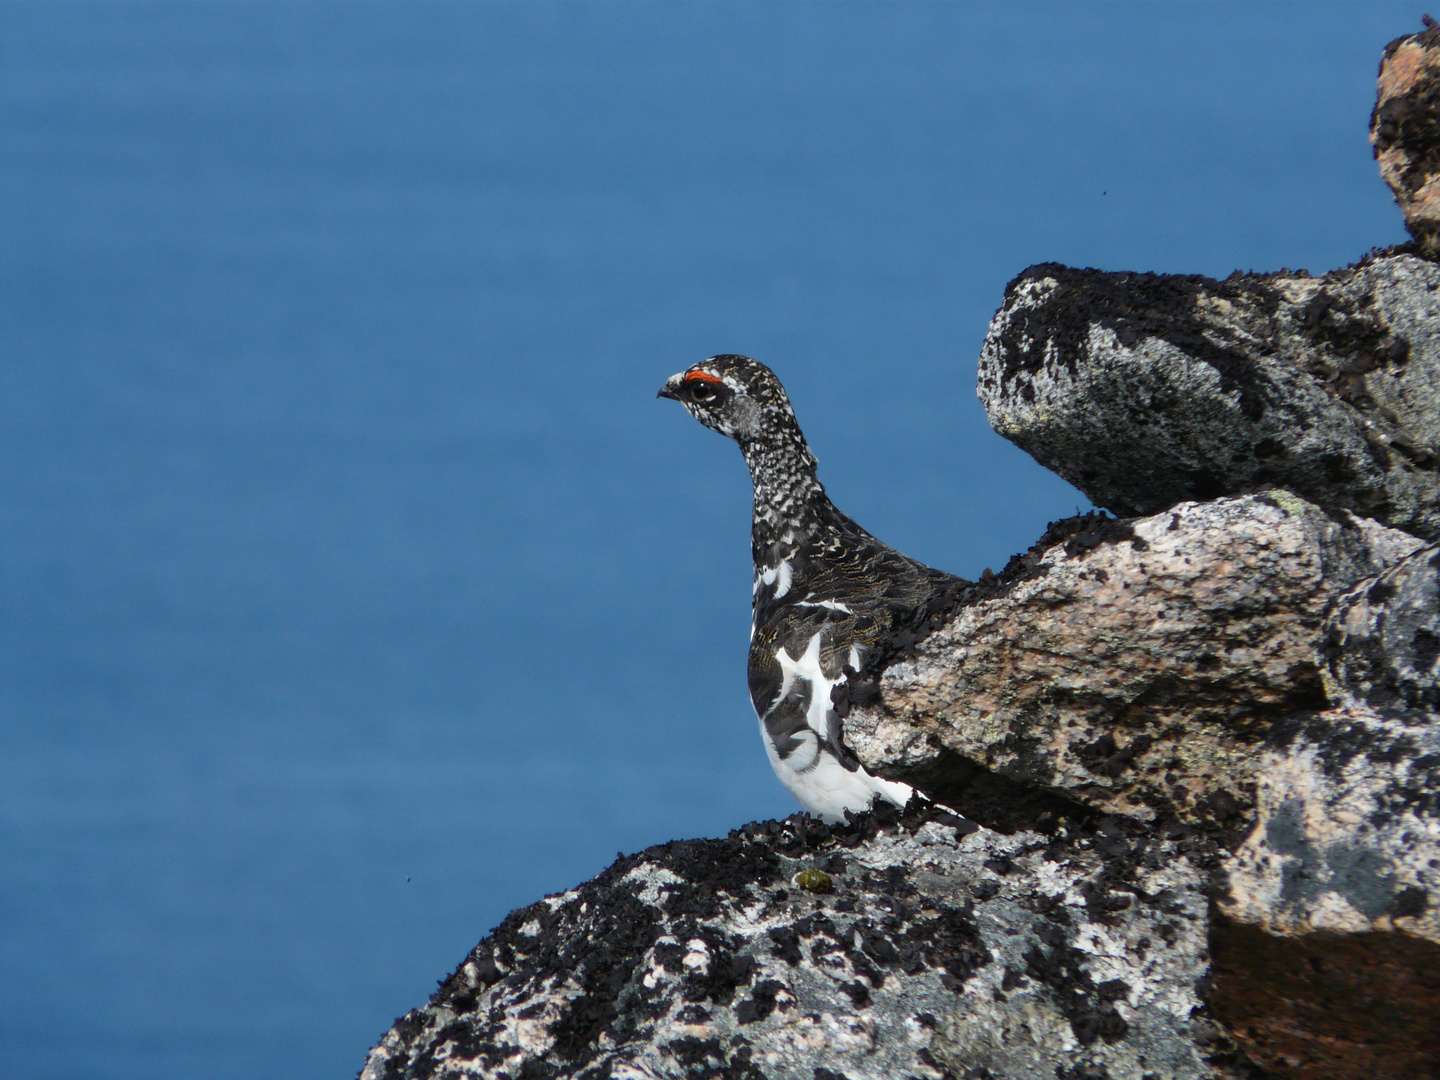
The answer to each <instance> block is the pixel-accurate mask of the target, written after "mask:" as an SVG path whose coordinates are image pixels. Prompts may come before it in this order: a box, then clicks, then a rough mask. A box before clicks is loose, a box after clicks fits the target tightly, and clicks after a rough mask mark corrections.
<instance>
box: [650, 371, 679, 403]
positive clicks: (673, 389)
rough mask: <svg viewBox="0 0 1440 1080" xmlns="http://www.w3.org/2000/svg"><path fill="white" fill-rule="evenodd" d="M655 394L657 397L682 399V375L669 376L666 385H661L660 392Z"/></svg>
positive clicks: (672, 399) (674, 399) (673, 399)
mask: <svg viewBox="0 0 1440 1080" xmlns="http://www.w3.org/2000/svg"><path fill="white" fill-rule="evenodd" d="M655 396H656V397H668V398H669V399H670V400H671V401H679V400H680V376H679V375H671V376H670V378H668V379H666V380H665V385H664V386H662V387H660V392H659V393H658V394H656V395H655Z"/></svg>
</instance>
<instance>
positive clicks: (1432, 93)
mask: <svg viewBox="0 0 1440 1080" xmlns="http://www.w3.org/2000/svg"><path fill="white" fill-rule="evenodd" d="M1370 145H1371V146H1372V147H1373V148H1374V150H1375V160H1376V162H1377V163H1378V164H1379V166H1380V175H1381V176H1382V177H1384V179H1385V182H1386V183H1387V184H1389V185H1390V190H1391V191H1393V192H1394V193H1395V201H1396V202H1397V203H1399V204H1400V210H1401V212H1402V213H1403V214H1404V215H1405V227H1406V228H1407V229H1409V230H1410V235H1411V236H1413V237H1415V240H1416V243H1417V244H1418V245H1419V247H1420V250H1421V251H1423V252H1424V253H1425V254H1426V255H1427V256H1429V257H1432V258H1433V257H1434V256H1435V255H1437V254H1440V26H1437V25H1436V23H1435V21H1434V20H1433V19H1431V18H1430V17H1429V16H1428V15H1427V16H1425V29H1424V30H1422V31H1421V32H1420V33H1418V34H1409V35H1406V36H1405V37H1400V38H1396V39H1395V40H1394V41H1392V42H1390V44H1389V45H1387V46H1385V53H1384V56H1383V57H1382V59H1381V61H1380V78H1379V85H1378V87H1377V93H1376V97H1375V110H1374V112H1372V113H1371V114H1370Z"/></svg>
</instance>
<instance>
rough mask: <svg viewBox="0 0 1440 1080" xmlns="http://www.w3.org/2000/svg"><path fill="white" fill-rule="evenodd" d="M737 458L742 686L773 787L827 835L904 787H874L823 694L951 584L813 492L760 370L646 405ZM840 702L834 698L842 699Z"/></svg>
mask: <svg viewBox="0 0 1440 1080" xmlns="http://www.w3.org/2000/svg"><path fill="white" fill-rule="evenodd" d="M658 396H659V397H662V398H670V399H672V400H674V401H678V402H680V404H681V405H683V406H684V407H685V409H686V411H688V412H689V413H690V415H691V416H693V417H694V418H695V419H696V420H698V421H700V423H702V424H704V425H705V426H706V427H708V428H710V429H711V430H713V431H717V432H719V433H720V434H721V435H725V436H727V437H729V438H731V439H733V440H735V442H736V443H738V444H739V446H740V452H741V454H742V455H743V456H744V458H745V464H746V465H747V466H748V467H749V469H750V479H751V481H752V483H753V484H754V489H755V503H754V513H753V515H752V518H751V532H750V536H751V554H752V555H753V557H754V563H755V579H754V584H753V586H752V589H751V599H752V620H751V625H750V653H749V658H748V661H747V675H748V682H749V688H750V701H751V704H752V705H754V707H755V713H756V716H757V717H758V718H759V721H760V735H761V739H762V741H763V742H764V744H765V750H766V754H767V756H768V757H769V759H770V765H771V767H772V768H773V769H774V770H775V775H776V776H777V777H778V778H779V780H780V782H781V783H782V784H783V785H784V786H785V787H786V789H787V790H789V792H790V794H791V795H793V796H794V797H795V799H796V801H798V802H799V803H800V805H801V807H802V808H803V809H805V810H806V811H808V812H809V813H811V814H813V815H815V816H817V817H819V818H820V819H821V820H822V821H825V822H827V823H829V824H838V823H842V822H843V821H845V815H846V813H847V812H850V813H852V814H857V815H858V814H860V813H863V812H865V811H867V810H869V809H871V808H872V807H873V805H874V804H875V801H876V800H877V799H878V800H883V801H884V802H887V803H891V804H893V805H894V806H897V807H901V808H904V807H905V805H906V804H907V803H908V802H909V800H910V797H911V795H912V794H913V789H912V788H911V787H910V786H909V785H908V784H904V783H901V782H899V781H894V780H886V779H884V778H883V777H879V776H874V775H872V774H871V773H870V772H868V771H867V770H866V769H865V767H864V766H863V765H862V764H861V763H860V761H859V759H858V758H857V757H856V756H855V754H854V753H853V752H852V751H851V749H850V747H849V746H848V745H846V742H845V731H844V714H845V713H846V712H847V711H848V709H847V708H844V707H840V708H837V705H836V700H837V695H836V691H837V690H841V689H842V688H845V687H846V686H847V683H848V682H849V680H852V679H854V678H855V677H856V675H857V673H858V672H860V671H861V669H862V665H863V664H864V662H865V659H866V657H867V656H869V655H871V653H872V652H873V651H874V650H875V649H877V648H879V647H881V646H882V644H883V643H884V642H885V641H886V640H887V639H888V638H889V637H890V635H891V634H892V633H893V632H895V631H896V630H898V629H900V628H901V627H902V626H903V625H904V624H905V620H906V618H907V616H909V615H910V614H911V613H913V612H915V611H916V610H917V609H918V608H920V607H921V606H922V605H925V604H926V603H927V602H931V601H933V599H934V598H935V597H937V596H940V595H943V594H945V593H946V592H947V590H948V591H950V592H952V593H953V590H954V589H955V588H956V587H957V586H963V585H967V584H969V583H968V582H966V581H965V580H964V579H962V578H958V577H956V576H955V575H953V574H948V573H945V572H944V571H942V570H936V569H934V568H932V567H929V566H926V565H925V564H923V563H920V562H917V561H916V560H914V559H912V558H910V557H908V556H906V555H902V554H901V553H900V552H898V551H896V550H895V549H894V548H891V547H889V546H887V545H885V544H883V543H881V542H880V541H879V540H877V539H876V538H875V537H874V536H872V535H870V533H868V532H866V531H865V530H864V529H862V528H861V527H860V526H859V525H857V524H855V522H854V521H852V520H851V519H850V518H848V517H846V516H845V515H844V514H843V513H841V512H840V510H839V509H838V508H837V507H836V506H835V504H834V503H832V502H831V501H830V498H829V496H828V495H826V494H825V487H824V485H823V484H821V483H820V479H819V477H818V475H817V462H816V460H815V455H814V454H812V453H811V452H810V447H809V446H808V445H807V444H806V442H805V436H804V435H803V434H802V433H801V431H800V424H799V423H798V422H797V421H796V419H795V411H794V409H793V408H792V407H791V405H790V398H789V396H788V395H787V394H786V393H785V388H784V387H783V386H782V385H781V384H780V380H779V379H778V378H776V377H775V373H774V372H772V371H771V370H770V369H769V368H768V367H766V366H765V365H764V364H762V363H760V362H759V361H758V360H752V359H751V358H750V357H748V356H738V355H734V354H724V355H720V356H712V357H710V358H709V359H708V360H702V361H701V362H700V363H698V364H695V365H693V366H691V367H690V368H687V369H686V370H684V371H681V372H677V373H676V374H674V375H672V376H671V377H670V378H669V379H667V380H666V382H665V385H664V386H662V387H661V388H660V392H659V394H658ZM840 696H841V697H845V699H846V700H848V697H846V695H845V694H843V693H842V694H841V695H840Z"/></svg>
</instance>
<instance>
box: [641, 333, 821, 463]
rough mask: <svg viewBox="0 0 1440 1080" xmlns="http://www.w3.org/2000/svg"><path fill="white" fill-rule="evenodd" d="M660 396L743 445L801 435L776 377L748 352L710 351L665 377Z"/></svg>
mask: <svg viewBox="0 0 1440 1080" xmlns="http://www.w3.org/2000/svg"><path fill="white" fill-rule="evenodd" d="M657 396H658V397H666V398H672V399H674V400H675V401H678V402H680V404H681V405H684V406H685V408H686V409H687V410H688V411H689V413H690V415H691V416H693V417H695V419H696V420H699V421H700V422H701V423H702V424H704V425H705V426H706V427H708V428H711V429H713V430H715V431H718V432H720V434H721V435H728V436H729V437H730V438H732V439H734V440H735V441H736V442H738V443H740V444H741V445H742V446H743V445H744V444H745V443H747V442H752V441H755V440H759V439H765V438H766V437H767V436H772V435H778V434H781V433H786V434H788V433H792V432H793V433H794V435H797V436H798V435H799V427H798V426H797V425H796V423H795V412H794V410H792V409H791V408H790V399H789V398H788V397H787V396H786V395H785V388H784V387H783V386H781V385H780V380H779V379H777V378H775V373H774V372H772V371H771V370H770V369H769V368H768V367H766V366H765V365H764V364H762V363H760V362H759V361H758V360H751V359H750V358H749V357H748V356H732V355H726V356H712V357H711V358H710V359H709V360H702V361H701V362H700V363H698V364H696V365H695V366H694V367H691V368H688V369H687V370H685V371H680V372H677V373H676V374H674V375H671V376H670V378H668V379H666V380H665V385H664V386H662V387H661V388H660V393H659V394H658V395H657Z"/></svg>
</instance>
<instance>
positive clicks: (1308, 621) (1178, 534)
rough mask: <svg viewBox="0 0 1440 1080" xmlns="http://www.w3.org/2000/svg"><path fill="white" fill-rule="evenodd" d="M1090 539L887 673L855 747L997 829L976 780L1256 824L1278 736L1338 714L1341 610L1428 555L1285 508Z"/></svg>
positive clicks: (1405, 538) (980, 604)
mask: <svg viewBox="0 0 1440 1080" xmlns="http://www.w3.org/2000/svg"><path fill="white" fill-rule="evenodd" d="M1081 525H1082V523H1080V522H1077V527H1080V526H1081ZM1089 529H1090V532H1088V533H1087V532H1086V531H1085V528H1083V527H1080V531H1078V532H1077V533H1076V534H1075V535H1074V536H1071V537H1069V538H1068V539H1064V540H1061V541H1059V542H1056V543H1054V544H1053V545H1052V546H1049V547H1048V548H1044V549H1043V550H1041V551H1038V552H1033V553H1032V554H1031V556H1030V557H1029V558H1028V559H1026V560H1016V562H1017V568H1018V571H1019V572H1018V573H1015V574H1014V577H1015V580H1014V581H1013V583H1012V584H1009V585H1008V587H1002V588H999V589H996V590H994V595H991V596H989V597H988V598H983V599H980V600H977V601H976V602H973V603H969V604H966V605H964V606H962V607H961V608H960V609H959V610H958V612H956V613H955V614H954V615H953V616H952V617H951V618H950V620H949V622H947V623H945V624H944V625H943V627H941V628H940V629H939V630H937V631H935V632H933V633H931V634H930V635H929V636H928V637H926V638H925V639H924V640H923V641H922V642H920V644H919V645H917V646H915V647H914V649H913V652H914V655H913V658H902V659H900V660H899V661H897V662H895V663H892V664H890V665H889V666H888V667H886V668H885V669H884V671H883V674H882V675H881V677H880V699H879V701H878V702H876V703H875V704H873V705H865V706H857V707H855V708H852V709H851V710H850V714H849V716H848V717H847V718H846V738H847V740H848V741H849V742H850V745H851V747H852V748H853V749H854V750H855V752H856V754H857V755H858V756H859V758H860V760H861V761H862V762H863V763H864V764H865V766H866V767H867V768H870V769H872V770H875V771H879V772H882V773H884V774H885V775H887V776H890V777H892V778H895V779H903V780H907V781H909V782H911V783H913V784H917V785H918V786H920V787H921V788H923V789H924V790H926V791H927V792H928V793H929V794H930V795H932V796H933V797H934V798H937V799H940V800H942V801H947V802H949V803H950V804H951V805H955V806H958V807H960V808H961V809H962V810H964V811H965V812H967V813H974V814H976V815H977V816H978V817H980V818H982V819H985V820H988V819H987V818H986V813H985V811H984V809H982V808H980V807H978V806H976V805H974V803H973V800H972V798H971V796H970V795H969V793H968V787H969V785H970V783H971V781H972V779H973V778H974V777H975V776H977V775H980V774H978V773H977V772H976V771H975V770H976V768H977V767H978V769H980V770H983V775H985V776H986V777H989V776H999V777H1001V778H1003V779H1005V780H1008V781H1011V782H1012V783H1013V785H1018V786H1021V787H1025V788H1032V789H1041V790H1044V791H1048V792H1052V793H1055V794H1058V795H1062V796H1064V797H1065V798H1066V799H1069V800H1072V801H1074V802H1077V803H1082V804H1084V805H1087V806H1090V807H1093V808H1095V809H1097V810H1101V811H1105V812H1109V813H1118V814H1124V815H1127V816H1129V817H1132V818H1135V819H1137V820H1141V821H1155V822H1157V823H1159V824H1162V825H1163V824H1170V823H1174V822H1191V823H1194V824H1203V825H1216V826H1221V827H1225V828H1233V827H1236V826H1240V825H1243V823H1244V821H1245V815H1246V813H1247V812H1248V811H1249V810H1250V809H1251V808H1253V806H1254V804H1255V771H1256V768H1257V761H1258V755H1259V753H1260V750H1261V748H1262V746H1263V744H1264V743H1265V740H1266V739H1267V738H1268V737H1269V736H1270V733H1271V729H1272V726H1273V725H1274V724H1275V723H1276V721H1277V720H1279V719H1281V718H1288V717H1291V716H1293V715H1294V714H1296V713H1297V712H1301V711H1304V710H1314V709H1317V708H1323V707H1324V704H1325V701H1326V698H1325V689H1324V682H1323V679H1322V676H1321V671H1320V667H1321V659H1320V645H1321V642H1322V638H1323V632H1324V626H1325V619H1326V612H1327V609H1328V607H1329V605H1330V604H1331V603H1332V601H1334V599H1335V598H1336V596H1337V595H1338V594H1339V593H1340V592H1342V591H1343V590H1345V589H1346V588H1347V587H1349V586H1351V585H1353V584H1354V583H1356V582H1358V581H1360V580H1362V579H1365V578H1369V577H1371V576H1373V575H1375V574H1377V573H1379V572H1380V571H1382V570H1384V569H1385V568H1386V567H1387V566H1389V565H1390V564H1391V563H1394V562H1395V561H1396V560H1397V559H1399V558H1401V557H1403V556H1405V555H1408V554H1410V553H1411V552H1413V551H1414V550H1415V549H1416V548H1418V547H1420V545H1421V541H1419V540H1417V539H1416V538H1415V537H1413V536H1410V535H1408V534H1406V533H1402V532H1399V531H1398V530H1394V529H1388V528H1385V527H1384V526H1381V525H1377V524H1376V523H1375V522H1373V521H1368V520H1365V519H1361V518H1356V517H1354V516H1352V515H1350V514H1347V513H1343V512H1341V513H1336V514H1333V515H1331V514H1327V513H1325V512H1324V511H1322V510H1320V509H1319V508H1318V507H1316V506H1313V505H1312V504H1310V503H1307V502H1304V501H1303V500H1301V499H1298V498H1296V497H1295V496H1293V495H1291V494H1289V493H1287V492H1283V491H1273V492H1268V493H1262V494H1259V495H1251V496H1243V497H1239V498H1233V499H1222V500H1219V501H1216V502H1212V503H1184V504H1181V505H1179V506H1176V507H1174V508H1173V509H1171V510H1168V511H1166V512H1165V513H1163V514H1160V515H1158V516H1155V517H1150V518H1144V519H1140V520H1136V521H1130V522H1114V521H1112V522H1108V523H1104V522H1092V524H1091V525H1090V526H1089ZM1006 577H1007V574H1002V575H1001V581H1002V585H1004V584H1005V579H1006ZM967 765H968V766H970V768H968V769H967V768H966V766H967ZM997 824H1002V823H999V822H997Z"/></svg>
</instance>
